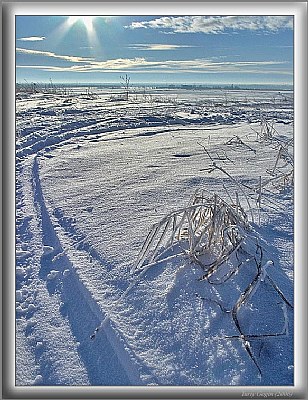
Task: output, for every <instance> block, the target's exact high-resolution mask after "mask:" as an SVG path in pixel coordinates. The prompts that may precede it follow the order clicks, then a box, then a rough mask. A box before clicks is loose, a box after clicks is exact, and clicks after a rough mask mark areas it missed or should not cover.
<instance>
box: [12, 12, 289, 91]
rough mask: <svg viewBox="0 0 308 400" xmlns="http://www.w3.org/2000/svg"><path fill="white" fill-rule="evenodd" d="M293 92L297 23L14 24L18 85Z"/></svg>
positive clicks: (65, 19) (73, 20) (283, 19)
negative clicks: (123, 82)
mask: <svg viewBox="0 0 308 400" xmlns="http://www.w3.org/2000/svg"><path fill="white" fill-rule="evenodd" d="M126 73H127V74H128V75H129V76H130V77H131V82H132V83H136V84H138V83H142V82H147V83H192V84H200V83H205V84H225V83H227V84H231V83H233V84H292V82H293V17H292V16H170V15H169V16H93V17H91V16H79V17H78V16H75V17H73V16H16V80H17V82H24V81H25V80H26V81H28V82H38V83H39V82H49V81H50V79H52V81H53V82H70V83H87V82H91V83H92V82H93V83H96V82H102V83H105V82H119V81H120V76H122V75H124V74H126Z"/></svg>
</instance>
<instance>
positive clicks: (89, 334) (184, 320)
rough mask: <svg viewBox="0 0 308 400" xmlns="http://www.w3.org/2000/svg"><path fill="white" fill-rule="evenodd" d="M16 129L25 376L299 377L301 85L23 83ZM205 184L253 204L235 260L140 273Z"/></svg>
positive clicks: (176, 247) (82, 380) (38, 380)
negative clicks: (296, 232) (296, 257)
mask: <svg viewBox="0 0 308 400" xmlns="http://www.w3.org/2000/svg"><path fill="white" fill-rule="evenodd" d="M16 134H17V137H16V384H17V385H108V386H109V385H114V386H120V385H134V386H135V385H160V386H164V385H172V386H178V385H187V386H202V385H211V386H215V385H219V386H224V385H293V373H294V371H293V306H292V305H293V181H292V179H293V175H292V171H293V140H292V139H293V93H292V92H287V91H285V92H277V91H276V92H274V91H272V92H271V91H260V90H256V91H248V90H242V91H239V90H232V91H226V90H225V91H223V90H204V91H201V90H196V91H188V90H179V89H178V90H177V89H173V90H169V91H168V90H154V89H151V90H147V91H142V90H140V91H139V92H138V91H137V90H136V91H135V92H134V93H132V94H131V95H130V98H129V101H128V102H126V101H123V100H121V99H119V94H118V93H116V91H111V90H110V91H109V92H107V90H106V89H104V90H103V89H101V90H99V89H96V90H93V91H91V93H89V91H88V90H87V91H86V90H85V89H82V88H76V89H75V90H73V89H71V93H70V94H61V93H34V94H26V93H20V94H18V95H17V100H16ZM197 190H198V191H202V190H204V191H206V193H207V196H208V197H209V198H212V196H214V195H215V194H216V195H217V196H219V198H221V199H223V200H224V201H225V202H226V203H227V204H228V205H229V206H230V207H231V208H232V207H233V209H236V210H237V211H239V209H240V207H242V208H243V209H244V211H245V213H246V215H247V218H248V225H246V228H245V232H244V239H245V240H244V241H243V243H242V244H241V245H240V247H239V249H238V251H236V252H234V253H233V254H231V255H230V258H229V259H228V260H226V262H225V263H224V262H222V263H221V265H222V266H223V268H225V269H224V270H223V269H219V271H221V272H219V271H217V272H216V273H214V274H213V281H212V282H210V281H209V280H206V279H204V280H200V279H199V278H200V277H202V276H204V274H205V272H206V269H204V268H203V267H204V263H205V262H208V261H209V260H211V261H213V257H214V256H215V254H207V255H206V256H204V255H203V256H204V257H205V258H206V259H202V262H203V264H201V263H200V262H198V261H200V260H201V258H198V257H197V258H196V257H195V256H196V254H192V252H190V251H187V246H186V245H185V243H186V242H187V241H188V239H187V235H185V234H184V233H185V232H182V233H183V235H182V236H181V237H179V238H178V241H177V242H175V241H174V242H173V243H172V246H171V247H170V248H168V249H167V253H166V255H164V256H162V257H161V259H159V262H156V263H155V262H154V263H152V264H153V265H152V266H150V267H148V268H146V262H147V260H145V261H144V262H143V263H141V264H140V265H141V268H140V271H138V270H137V271H135V272H134V270H135V267H136V265H137V260H138V254H139V252H140V251H141V249H142V246H143V244H144V241H145V239H146V237H147V235H148V234H149V232H151V228H152V226H153V225H154V227H155V226H159V227H163V226H164V225H163V222H162V223H161V225H159V224H160V222H161V221H162V220H163V219H164V218H165V217H166V216H168V215H170V218H172V216H173V215H174V214H172V213H174V212H176V211H177V210H180V209H184V210H185V209H186V208H187V207H188V206H189V205H190V204H191V200H192V198H193V196H194V194H195V192H196V191H197ZM163 221H164V220H163ZM170 221H171V219H170ZM155 224H157V225H155ZM183 226H184V225H183ZM166 229H167V228H166ZM168 229H169V228H168ZM232 229H233V228H232ZM234 229H235V228H234ZM236 229H237V227H236ZM153 240H154V239H153ZM150 245H153V243H150ZM150 245H149V248H150ZM162 250H163V241H162V242H161V243H160V244H159V246H158V247H157V249H156V250H155V251H154V253H155V252H156V253H155V254H157V255H158V256H159V255H160V253H161V252H162ZM185 250H186V251H185ZM250 251H251V252H252V253H250ZM245 252H246V253H245ZM155 254H154V255H155ZM232 257H233V258H232ZM240 257H242V258H240ZM264 266H266V267H267V268H266V273H267V275H265V270H264V269H263V267H264ZM142 268H143V269H142ZM228 268H229V270H228ZM232 268H233V269H232ZM234 268H235V269H236V270H234ZM259 270H260V271H261V270H262V274H264V275H262V274H261V275H260V276H259V277H257V279H256V280H255V283H256V285H255V288H256V289H257V290H256V291H255V293H254V294H253V295H252V294H250V295H249V296H248V297H247V299H246V298H245V301H243V304H241V306H240V309H239V312H238V313H237V318H238V321H239V324H240V327H241V332H239V330H238V327H237V326H236V323H235V319H234V314H233V313H232V312H231V311H232V310H233V309H234V306H235V304H236V303H237V302H239V299H240V298H241V297H240V296H241V294H244V293H245V290H246V289H247V288H248V287H249V284H250V283H251V282H254V278H255V277H256V273H257V272H258V271H259ZM230 271H231V272H232V271H233V272H234V273H232V274H231V276H230V278H229V279H225V281H223V278H224V277H228V273H230ZM219 273H220V274H223V273H224V274H225V275H219ZM213 282H214V283H213ZM215 282H216V284H215ZM217 283H218V284H217ZM251 288H252V287H251ZM97 328H98V329H97Z"/></svg>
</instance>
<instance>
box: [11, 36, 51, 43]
mask: <svg viewBox="0 0 308 400" xmlns="http://www.w3.org/2000/svg"><path fill="white" fill-rule="evenodd" d="M45 39H46V37H45V36H29V37H23V38H19V39H17V40H20V41H22V42H40V41H42V40H45Z"/></svg>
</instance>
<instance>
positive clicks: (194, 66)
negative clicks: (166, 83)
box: [17, 49, 293, 75]
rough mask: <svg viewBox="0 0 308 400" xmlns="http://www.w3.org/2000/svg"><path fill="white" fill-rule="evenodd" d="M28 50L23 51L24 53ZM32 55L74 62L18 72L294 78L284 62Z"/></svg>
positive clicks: (30, 66)
mask: <svg viewBox="0 0 308 400" xmlns="http://www.w3.org/2000/svg"><path fill="white" fill-rule="evenodd" d="M24 50H25V49H23V52H24ZM26 53H28V54H33V53H34V54H39V55H45V56H48V57H53V58H60V59H65V60H67V61H71V62H72V63H73V65H70V66H56V65H53V66H52V65H49V66H44V65H40V66H39V65H17V67H18V68H35V69H41V70H45V71H54V72H116V71H119V72H123V71H125V72H130V73H133V72H138V73H150V72H152V73H154V72H160V73H183V72H185V73H187V72H190V73H218V74H223V73H231V72H232V73H260V74H268V73H275V74H286V75H292V73H293V72H292V65H290V64H289V63H288V62H284V61H215V60H214V59H193V60H166V61H149V60H147V59H145V58H142V57H139V58H117V59H110V60H106V61H96V60H93V59H87V58H81V57H74V56H59V55H57V54H54V53H50V52H40V51H35V50H27V51H26Z"/></svg>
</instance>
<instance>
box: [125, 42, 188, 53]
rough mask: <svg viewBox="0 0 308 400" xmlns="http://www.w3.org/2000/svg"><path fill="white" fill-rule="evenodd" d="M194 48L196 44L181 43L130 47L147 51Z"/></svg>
mask: <svg viewBox="0 0 308 400" xmlns="http://www.w3.org/2000/svg"><path fill="white" fill-rule="evenodd" d="M185 47H186V48H192V47H196V46H186V45H179V44H134V45H132V46H129V48H130V49H137V50H145V51H152V50H156V51H157V50H158V51H163V50H178V49H182V48H185Z"/></svg>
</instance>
